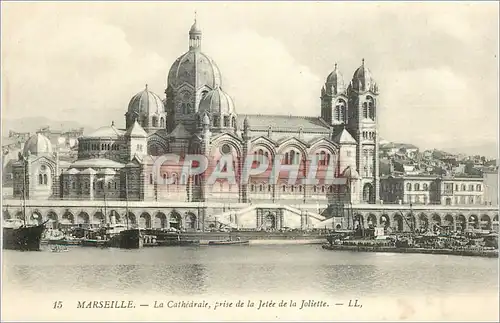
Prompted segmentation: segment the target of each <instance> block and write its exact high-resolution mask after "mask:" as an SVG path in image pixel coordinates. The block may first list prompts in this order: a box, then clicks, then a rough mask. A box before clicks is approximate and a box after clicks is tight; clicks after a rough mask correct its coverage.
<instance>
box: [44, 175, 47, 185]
mask: <svg viewBox="0 0 500 323" xmlns="http://www.w3.org/2000/svg"><path fill="white" fill-rule="evenodd" d="M47 182H48V181H47V174H43V184H44V185H47Z"/></svg>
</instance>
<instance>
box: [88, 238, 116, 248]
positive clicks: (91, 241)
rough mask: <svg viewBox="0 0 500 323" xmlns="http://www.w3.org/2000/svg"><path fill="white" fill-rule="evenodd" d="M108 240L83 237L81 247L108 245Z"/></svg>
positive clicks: (102, 246)
mask: <svg viewBox="0 0 500 323" xmlns="http://www.w3.org/2000/svg"><path fill="white" fill-rule="evenodd" d="M108 243H109V241H108V240H98V239H83V240H82V242H81V246H82V247H101V248H104V247H108Z"/></svg>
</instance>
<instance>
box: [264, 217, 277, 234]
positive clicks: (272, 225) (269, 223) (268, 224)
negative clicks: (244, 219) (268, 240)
mask: <svg viewBox="0 0 500 323" xmlns="http://www.w3.org/2000/svg"><path fill="white" fill-rule="evenodd" d="M264 228H265V229H266V230H274V229H276V217H275V216H274V215H273V214H268V215H266V218H265V221H264Z"/></svg>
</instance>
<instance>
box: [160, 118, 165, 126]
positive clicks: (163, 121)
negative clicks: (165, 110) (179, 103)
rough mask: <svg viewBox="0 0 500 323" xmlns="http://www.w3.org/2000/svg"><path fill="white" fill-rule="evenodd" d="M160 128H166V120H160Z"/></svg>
mask: <svg viewBox="0 0 500 323" xmlns="http://www.w3.org/2000/svg"><path fill="white" fill-rule="evenodd" d="M160 127H162V128H165V119H163V117H161V118H160Z"/></svg>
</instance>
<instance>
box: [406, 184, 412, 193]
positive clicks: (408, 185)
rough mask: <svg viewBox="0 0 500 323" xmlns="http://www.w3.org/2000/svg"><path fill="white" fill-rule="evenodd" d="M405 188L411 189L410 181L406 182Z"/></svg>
mask: <svg viewBox="0 0 500 323" xmlns="http://www.w3.org/2000/svg"><path fill="white" fill-rule="evenodd" d="M406 190H407V191H411V183H407V184H406Z"/></svg>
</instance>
